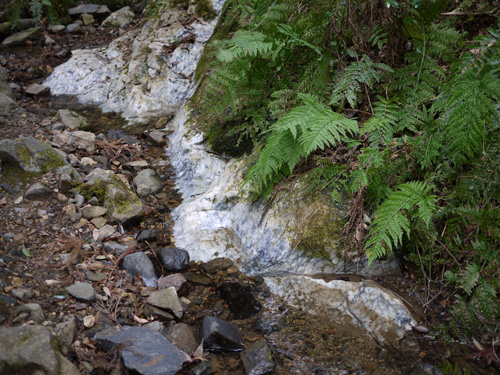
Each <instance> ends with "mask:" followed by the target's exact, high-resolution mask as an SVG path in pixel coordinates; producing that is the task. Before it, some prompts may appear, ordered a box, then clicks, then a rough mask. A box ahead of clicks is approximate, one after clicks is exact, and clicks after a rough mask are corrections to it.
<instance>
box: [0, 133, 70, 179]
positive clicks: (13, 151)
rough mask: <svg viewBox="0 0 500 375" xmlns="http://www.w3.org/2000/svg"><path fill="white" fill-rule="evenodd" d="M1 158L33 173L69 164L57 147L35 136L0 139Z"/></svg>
mask: <svg viewBox="0 0 500 375" xmlns="http://www.w3.org/2000/svg"><path fill="white" fill-rule="evenodd" d="M0 160H2V161H5V162H8V163H9V162H10V163H13V164H14V165H16V166H17V167H19V168H21V169H22V170H24V171H25V172H32V173H40V172H44V173H45V172H48V171H53V170H56V169H58V168H60V167H63V166H65V165H67V163H66V161H65V160H64V159H63V158H62V156H61V155H60V154H59V152H57V151H56V149H54V148H52V147H50V146H49V145H47V144H45V143H43V142H40V141H39V140H37V139H35V138H33V137H20V138H17V139H6V140H3V141H0Z"/></svg>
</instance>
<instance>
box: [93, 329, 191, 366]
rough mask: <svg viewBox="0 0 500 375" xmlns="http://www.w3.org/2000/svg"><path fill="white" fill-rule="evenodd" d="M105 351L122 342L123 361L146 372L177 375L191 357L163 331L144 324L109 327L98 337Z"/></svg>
mask: <svg viewBox="0 0 500 375" xmlns="http://www.w3.org/2000/svg"><path fill="white" fill-rule="evenodd" d="M95 338H96V340H97V342H98V343H99V344H100V345H101V346H102V348H103V349H104V350H110V349H112V348H113V347H114V346H116V345H119V344H122V345H121V347H122V358H123V364H124V365H125V367H126V368H127V369H128V370H131V371H133V372H134V373H139V374H143V375H158V374H162V375H175V374H177V372H178V371H179V370H180V369H181V368H182V364H183V363H184V362H185V361H187V360H188V357H187V356H186V355H185V354H184V353H183V352H181V351H180V350H179V349H178V348H177V347H176V346H175V345H174V344H172V343H171V342H170V341H168V340H167V339H166V338H165V337H164V336H163V335H162V334H161V333H159V332H156V331H153V330H151V329H148V328H144V327H124V328H121V329H115V328H112V329H107V330H105V331H101V332H99V333H97V334H96V336H95Z"/></svg>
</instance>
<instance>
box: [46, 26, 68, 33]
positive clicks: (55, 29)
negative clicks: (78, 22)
mask: <svg viewBox="0 0 500 375" xmlns="http://www.w3.org/2000/svg"><path fill="white" fill-rule="evenodd" d="M65 28H66V26H64V25H50V26H49V28H48V30H49V32H50V33H52V34H58V33H60V32H61V31H63V30H64V29H65Z"/></svg>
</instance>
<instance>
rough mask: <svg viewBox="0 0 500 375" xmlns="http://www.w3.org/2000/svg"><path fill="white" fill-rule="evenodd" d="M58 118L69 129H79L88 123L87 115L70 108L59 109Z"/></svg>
mask: <svg viewBox="0 0 500 375" xmlns="http://www.w3.org/2000/svg"><path fill="white" fill-rule="evenodd" d="M56 118H57V119H58V120H59V121H61V122H62V123H63V124H64V126H65V127H66V128H69V129H79V128H81V127H83V126H86V125H87V119H86V118H85V117H83V116H80V115H79V114H78V113H76V112H73V111H70V110H69V109H60V110H59V111H57V114H56Z"/></svg>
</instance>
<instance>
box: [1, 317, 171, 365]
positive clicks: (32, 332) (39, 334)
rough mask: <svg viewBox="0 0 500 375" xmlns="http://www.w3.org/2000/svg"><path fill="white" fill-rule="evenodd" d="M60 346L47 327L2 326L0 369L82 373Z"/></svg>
mask: <svg viewBox="0 0 500 375" xmlns="http://www.w3.org/2000/svg"><path fill="white" fill-rule="evenodd" d="M171 345H173V344H171ZM57 347H58V343H57V338H56V335H55V332H54V331H53V330H52V329H50V328H48V327H42V326H37V325H33V326H19V327H4V328H1V329H0V348H2V350H0V372H1V373H2V374H35V373H36V374H47V375H79V374H80V373H79V372H78V370H77V369H76V367H75V366H74V365H73V364H72V363H71V362H70V361H68V360H67V359H66V358H65V357H64V356H63V355H62V354H61V353H60V352H59V351H58V350H57Z"/></svg>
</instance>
